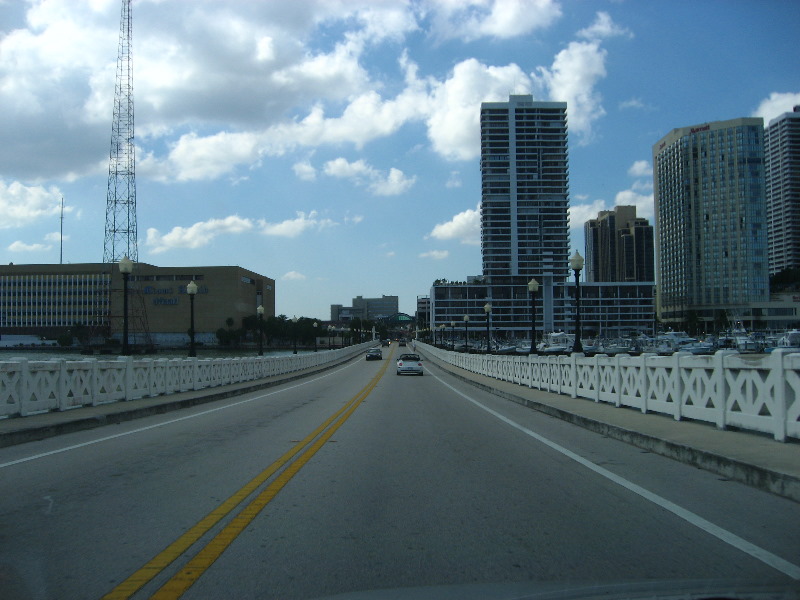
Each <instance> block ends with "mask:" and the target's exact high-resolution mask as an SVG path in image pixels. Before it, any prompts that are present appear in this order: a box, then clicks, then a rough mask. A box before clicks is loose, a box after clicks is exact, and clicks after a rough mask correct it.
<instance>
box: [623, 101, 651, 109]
mask: <svg viewBox="0 0 800 600" xmlns="http://www.w3.org/2000/svg"><path fill="white" fill-rule="evenodd" d="M619 109H620V110H628V109H634V110H654V109H653V107H652V106H651V105H649V104H645V103H644V101H643V100H642V99H641V98H630V99H628V100H624V101H622V102H620V103H619Z"/></svg>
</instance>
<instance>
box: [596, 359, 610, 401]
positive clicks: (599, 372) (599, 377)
mask: <svg viewBox="0 0 800 600" xmlns="http://www.w3.org/2000/svg"><path fill="white" fill-rule="evenodd" d="M606 357H608V355H607V354H595V355H594V401H595V402H600V386H601V385H602V383H603V382H602V380H603V377H602V373H603V370H602V369H601V368H600V359H601V358H606Z"/></svg>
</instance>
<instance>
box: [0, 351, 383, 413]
mask: <svg viewBox="0 0 800 600" xmlns="http://www.w3.org/2000/svg"><path fill="white" fill-rule="evenodd" d="M374 345H375V342H366V343H363V344H358V345H355V346H348V347H346V348H341V349H338V350H323V351H321V352H314V353H310V352H309V353H307V354H297V355H290V356H275V357H270V356H253V357H233V358H208V359H204V358H172V359H168V358H162V359H150V358H134V357H132V356H125V357H119V358H118V359H108V360H102V359H85V360H43V361H36V360H29V359H14V360H10V361H2V362H0V419H2V418H7V417H15V416H19V417H25V416H29V415H33V414H39V413H43V412H49V411H53V410H70V409H73V408H79V407H81V406H94V405H97V404H105V403H109V402H119V401H126V400H136V399H138V398H145V397H153V396H160V395H163V394H174V393H177V392H187V391H192V390H201V389H204V388H210V387H217V386H222V385H230V384H234V383H241V382H246V381H256V380H258V379H264V378H266V377H273V376H276V375H284V374H287V373H292V372H295V371H302V370H303V369H308V368H312V367H318V366H323V365H326V364H329V363H335V362H340V361H342V360H346V359H348V358H350V357H352V356H354V355H356V354H359V353H361V352H363V351H364V350H365V349H367V348H369V347H371V346H374Z"/></svg>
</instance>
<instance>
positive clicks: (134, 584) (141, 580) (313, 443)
mask: <svg viewBox="0 0 800 600" xmlns="http://www.w3.org/2000/svg"><path fill="white" fill-rule="evenodd" d="M390 357H391V354H390ZM389 362H390V360H386V361H385V362H384V364H383V366H382V367H381V369H380V370H379V371H378V373H377V374H376V375H375V376H374V377H373V378H372V379H371V380H370V382H369V383H368V384H367V385H366V386H365V387H364V388H363V389H362V390H361V391H360V392H358V393H357V394H356V395H355V396H354V397H353V398H352V399H351V400H350V401H349V402H347V404H345V405H344V406H343V407H342V408H340V409H339V410H338V411H336V412H335V413H334V414H333V415H331V416H330V417H329V418H328V419H327V420H326V421H325V422H324V423H322V424H321V425H320V426H319V427H317V428H316V429H315V430H314V431H312V432H311V433H310V434H308V436H306V437H305V438H304V439H302V440H301V441H300V442H298V443H297V444H296V445H295V446H294V447H293V448H292V449H291V450H289V451H288V452H286V454H284V455H283V456H281V457H280V458H279V459H278V460H276V461H275V462H274V463H272V464H271V465H270V466H269V467H267V468H266V469H264V470H263V471H262V472H261V473H259V474H258V475H257V476H256V477H255V478H253V479H252V480H251V481H250V482H249V483H248V484H246V485H245V486H244V487H242V488H241V489H240V490H239V491H237V492H236V493H235V494H233V495H232V496H231V497H230V498H228V499H227V500H225V501H224V502H223V503H222V504H220V505H219V506H218V507H217V508H216V509H214V510H213V511H211V512H210V513H209V514H208V515H206V516H205V517H204V518H203V519H201V520H200V521H199V522H198V523H197V524H196V525H194V526H193V527H192V528H191V529H189V530H188V531H186V533H184V534H183V535H181V536H180V537H179V538H178V539H177V540H175V541H174V542H173V543H172V544H170V545H169V546H167V548H165V549H164V550H162V551H161V552H160V553H159V554H157V555H156V556H155V557H154V558H153V559H152V560H151V561H150V562H148V563H147V564H146V565H144V566H143V567H142V568H140V569H139V570H138V571H136V572H135V573H134V574H133V575H131V576H130V577H128V578H127V579H126V580H125V581H123V582H122V583H120V584H119V585H118V586H117V587H115V588H114V589H113V590H111V591H110V592H109V593H108V594H106V595H105V596H103V598H104V599H114V600H119V599H123V598H130V597H131V596H132V595H133V594H135V593H136V592H137V591H138V590H139V589H141V588H142V587H143V586H144V585H146V584H147V583H149V582H150V581H152V580H153V579H154V578H155V577H156V576H158V575H159V574H160V573H161V572H162V571H164V569H166V568H167V567H168V566H169V565H170V564H172V562H174V561H175V560H176V559H177V558H178V557H179V556H181V555H182V554H183V553H184V552H186V551H187V550H189V548H191V547H192V546H193V545H194V544H195V543H197V541H198V540H199V539H200V538H201V537H203V536H204V535H205V534H206V533H208V532H209V531H210V530H211V528H213V527H214V526H215V525H216V524H217V523H219V522H220V521H221V520H222V519H223V518H225V517H226V516H227V515H229V514H230V513H232V512H233V511H234V509H235V508H236V507H237V506H238V505H239V504H241V503H242V502H243V501H244V500H245V498H247V497H248V496H250V495H251V494H252V493H253V492H255V491H256V490H257V489H258V488H259V487H261V486H262V485H263V484H264V483H266V482H267V481H269V479H270V478H272V476H273V475H275V474H276V473H277V472H278V471H280V470H281V469H282V468H283V467H284V466H286V465H287V464H289V463H290V464H289V466H288V467H286V468H285V469H284V470H283V471H281V473H280V474H279V475H278V476H277V477H276V478H275V479H274V480H273V481H272V482H271V483H270V484H269V485H267V487H266V488H264V490H263V491H262V492H260V493H259V494H258V495H257V496H256V497H255V498H254V499H253V500H251V501H250V503H249V504H247V506H245V507H244V508H243V509H242V510H241V511H240V512H239V513H238V514H237V515H236V516H235V517H234V518H233V519H232V520H231V521H230V522H229V523H228V524H227V525H225V526H224V527H223V528H222V529H221V530H220V531H219V533H217V534H216V535H215V536H214V537H213V538H212V539H211V541H209V542H208V543H207V544H206V545H205V546H203V547H202V548H201V549H200V550H199V551H198V552H197V553H196V554H195V555H194V557H193V558H191V559H190V560H189V562H188V563H187V564H186V565H185V566H184V567H183V568H181V569H180V570H179V571H178V572H177V573H176V574H175V575H173V576H172V578H171V579H170V580H169V581H167V582H166V583H165V584H164V585H163V586H162V587H161V588H160V589H159V590H158V591H157V592H156V593H155V594H154V595H153V596H152V598H157V599H167V598H180V596H182V595H183V593H184V592H185V591H186V590H188V589H189V588H190V587H191V586H192V585H193V584H194V583H195V582H196V581H197V580H198V579H199V578H200V577H201V576H202V575H203V573H205V571H206V570H207V569H208V568H209V567H210V566H211V565H212V564H213V563H214V561H215V560H217V558H219V557H220V555H221V554H222V553H223V552H224V551H225V549H226V548H227V547H228V546H230V545H231V543H232V542H233V541H234V540H235V539H236V538H237V537H238V535H239V534H240V533H242V531H244V529H245V528H246V527H247V526H248V525H249V524H250V523H251V522H252V521H253V519H255V518H256V516H258V514H259V513H260V512H261V510H263V509H264V507H265V506H266V505H267V504H269V503H270V502H271V501H272V499H273V498H275V496H276V495H277V494H278V492H279V491H280V490H281V489H282V488H283V487H284V486H285V485H286V484H287V483H288V482H289V480H291V479H292V477H294V476H295V475H296V474H297V472H298V471H299V470H300V469H301V468H302V467H303V466H304V465H305V464H306V463H307V462H308V461H309V460H311V457H313V456H314V454H316V453H317V452H318V451H319V449H320V448H322V446H323V445H324V444H325V443H326V442H327V441H328V440H329V439H330V438H331V437H332V436H333V434H334V433H336V431H337V430H338V429H339V427H341V426H342V425H343V424H344V422H345V421H347V419H349V418H350V416H351V415H352V414H353V412H354V411H355V410H356V408H358V406H359V405H360V404H361V402H363V401H364V399H365V398H366V397H367V396H368V395H369V394H370V392H372V390H373V389H374V388H375V386H376V385H378V381H380V379H381V377H383V374H384V373H385V372H386V369H387V368H388V366H389ZM307 446H308V448H306V447H307ZM304 449H305V451H303V450H304ZM301 452H302V454H300V453H301ZM298 454H300V456H299V457H298V458H297V459H296V460H294V461H293V462H291V461H292V460H293V459H294V458H295V456H297V455H298Z"/></svg>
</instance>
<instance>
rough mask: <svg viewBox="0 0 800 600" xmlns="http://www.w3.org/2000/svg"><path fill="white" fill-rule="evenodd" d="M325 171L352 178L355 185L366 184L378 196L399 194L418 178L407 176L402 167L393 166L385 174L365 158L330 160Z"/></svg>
mask: <svg viewBox="0 0 800 600" xmlns="http://www.w3.org/2000/svg"><path fill="white" fill-rule="evenodd" d="M323 172H324V173H325V174H326V175H328V176H330V177H337V178H339V179H350V180H351V181H353V183H354V184H355V185H366V186H367V189H369V190H370V191H371V192H372V193H373V194H375V195H376V196H399V195H400V194H403V193H405V192H406V191H408V190H409V189H410V188H411V186H413V185H414V183H415V182H416V180H417V178H416V177H407V176H406V175H405V174H404V173H403V172H402V171H401V170H400V169H395V168H394V167H392V168H391V169H389V173H388V174H384V173H382V172H381V171H379V170H378V169H376V168H374V167H373V166H371V165H369V164H368V163H367V162H366V161H364V160H363V159H360V160H356V161H353V162H350V161H348V160H347V159H346V158H342V157H339V158H336V159H334V160H329V161H327V162H326V163H325V165H324V166H323Z"/></svg>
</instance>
